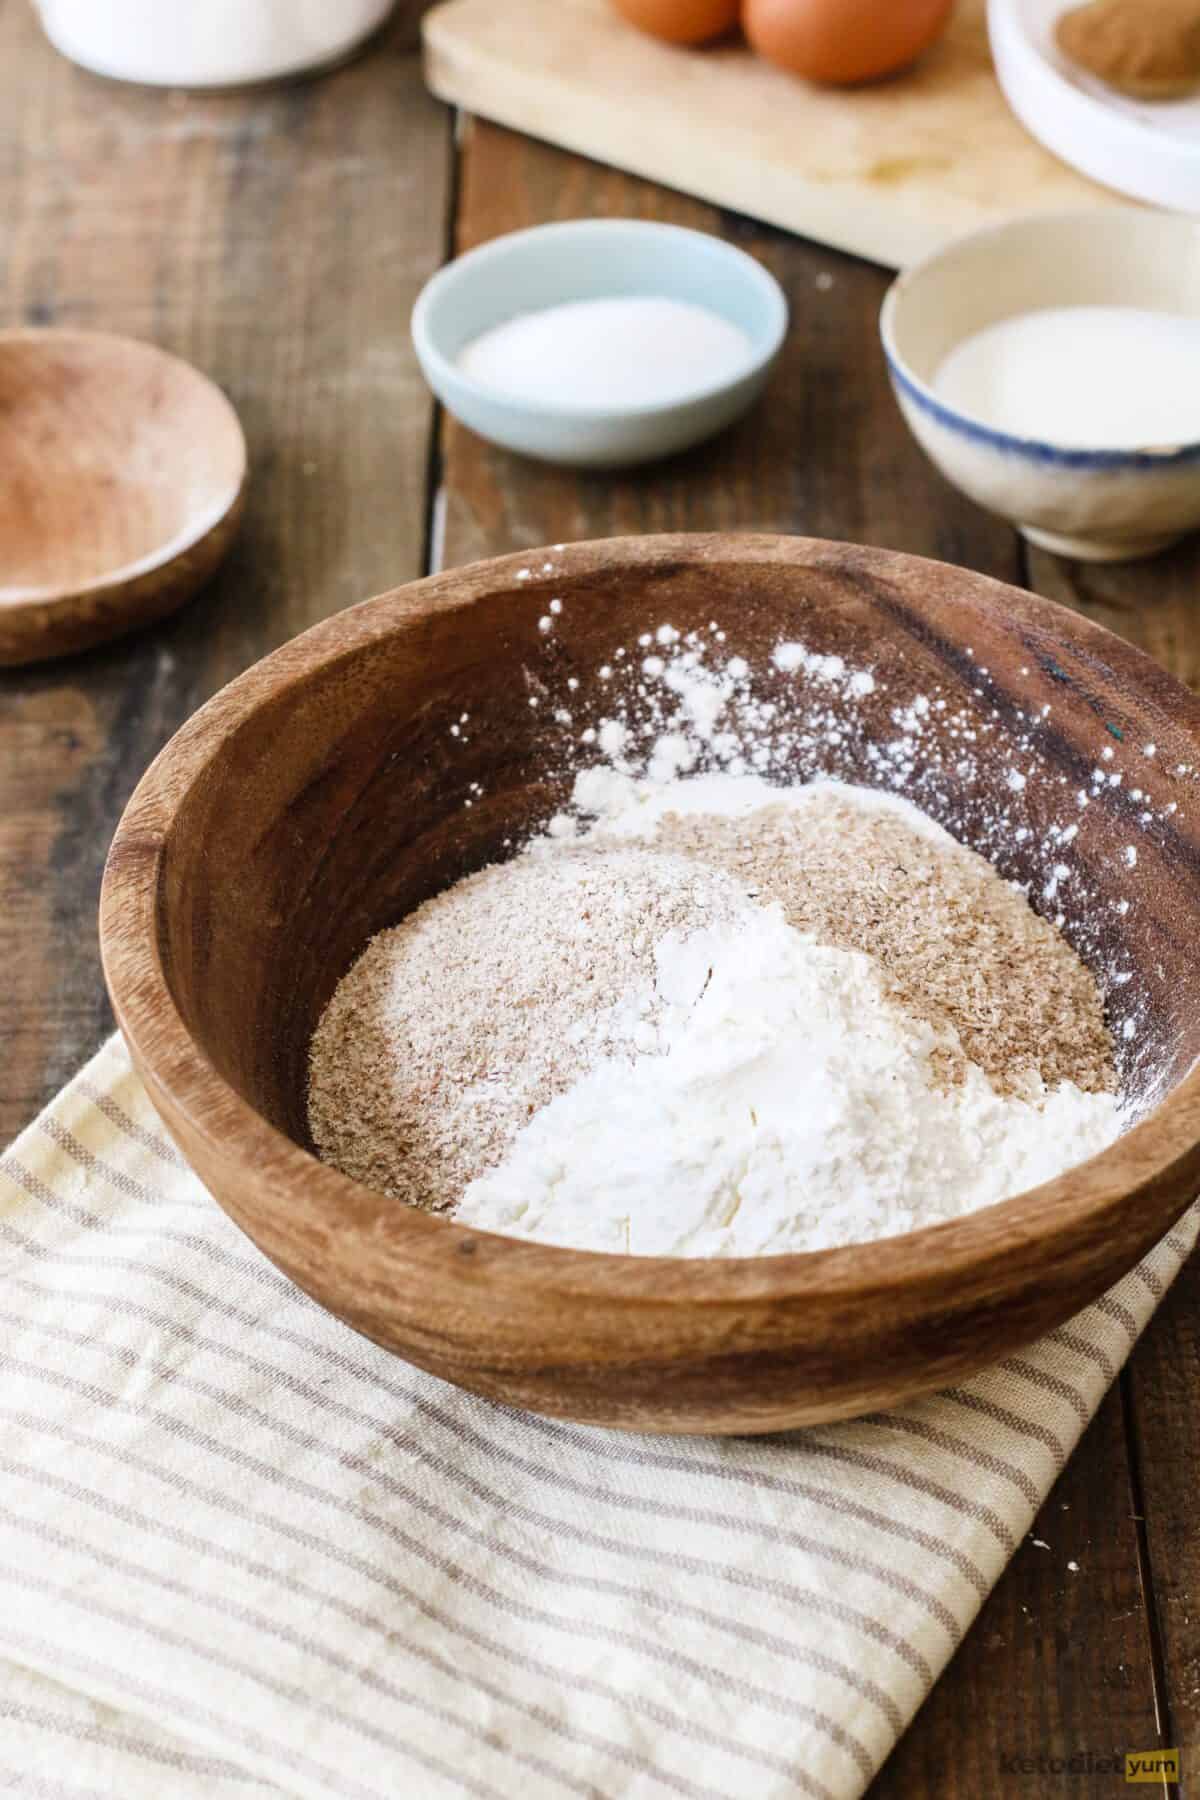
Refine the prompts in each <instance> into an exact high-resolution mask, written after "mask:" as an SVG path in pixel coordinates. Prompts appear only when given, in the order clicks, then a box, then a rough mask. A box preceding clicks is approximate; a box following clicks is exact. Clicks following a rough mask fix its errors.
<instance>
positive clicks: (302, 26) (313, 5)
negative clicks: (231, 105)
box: [38, 0, 394, 88]
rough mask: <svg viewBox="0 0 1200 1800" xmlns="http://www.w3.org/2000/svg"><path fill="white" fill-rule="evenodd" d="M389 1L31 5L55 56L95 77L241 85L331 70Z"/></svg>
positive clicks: (122, 0) (56, 1)
mask: <svg viewBox="0 0 1200 1800" xmlns="http://www.w3.org/2000/svg"><path fill="white" fill-rule="evenodd" d="M393 3H394V0H38V6H39V10H40V12H41V15H42V24H43V25H44V27H45V30H46V35H47V36H48V37H49V39H50V41H51V43H52V44H53V45H54V46H55V48H56V49H58V50H61V52H62V54H63V55H64V56H69V57H70V58H71V60H72V61H73V62H77V63H80V64H82V66H83V67H84V68H85V69H91V70H92V71H93V72H94V73H95V74H97V75H108V76H111V77H113V78H114V79H115V80H118V81H140V82H147V83H150V84H151V85H153V86H156V87H183V88H189V87H190V88H210V87H241V86H244V85H245V84H246V83H249V82H257V81H278V80H281V79H283V78H285V77H287V76H291V75H300V74H303V73H304V72H305V71H306V70H309V69H315V68H320V67H322V66H323V65H324V64H326V63H332V62H336V61H337V60H338V59H339V58H340V57H343V56H346V55H348V54H349V52H350V51H352V50H353V49H355V48H356V46H357V45H359V44H360V43H361V42H362V41H363V39H364V38H366V37H368V36H369V35H370V33H371V32H372V31H374V30H375V28H376V27H377V26H378V25H380V24H382V22H383V20H384V19H385V18H386V17H387V15H388V13H389V12H390V11H391V10H392V5H393Z"/></svg>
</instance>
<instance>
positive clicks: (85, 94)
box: [0, 0, 450, 1141]
mask: <svg viewBox="0 0 1200 1800" xmlns="http://www.w3.org/2000/svg"><path fill="white" fill-rule="evenodd" d="M0 69H3V70H4V71H5V75H6V77H7V79H6V82H5V105H4V109H3V115H2V116H0V202H2V203H0V216H2V217H3V219H4V230H3V233H2V234H0V325H3V326H11V325H20V324H28V323H35V324H63V325H80V326H88V327H94V328H97V329H103V330H113V331H119V332H128V333H131V334H133V335H135V336H142V337H147V338H152V339H154V340H155V341H156V342H158V343H161V344H163V345H165V346H166V347H167V348H168V349H171V350H174V351H178V352H179V353H180V354H182V355H183V356H186V357H188V358H190V359H191V360H192V361H194V362H195V363H197V364H198V365H199V366H200V367H201V368H202V369H204V370H205V371H206V372H207V373H208V374H210V375H212V376H213V377H214V378H215V379H216V380H217V381H218V382H220V383H221V384H222V386H223V387H224V388H225V389H226V391H227V392H228V393H229V395H230V397H231V398H232V399H233V401H234V404H235V405H236V407H237V409H238V411H239V413H240V414H241V417H242V421H243V424H244V426H245V428H246V433H247V436H248V439H249V446H250V468H251V473H250V490H249V504H248V511H247V517H246V521H245V526H244V529H243V532H242V536H241V539H240V541H239V543H238V545H237V547H236V548H235V550H234V553H233V556H232V558H231V560H230V561H229V563H228V564H227V565H226V567H225V569H224V571H223V572H222V573H221V574H220V575H219V576H218V578H217V580H216V582H215V583H214V584H213V585H212V586H211V587H210V588H209V589H208V590H207V591H206V592H205V593H203V594H201V595H200V596H199V598H198V599H197V600H196V601H195V602H193V604H192V605H191V606H190V607H189V608H188V609H187V610H186V611H185V612H184V613H182V614H181V615H180V616H179V617H178V618H177V619H176V620H173V621H171V622H169V623H167V624H166V625H164V626H162V627H161V628H159V629H157V630H154V631H151V632H147V633H145V634H143V635H141V636H139V637H137V638H131V639H130V640H129V641H128V642H126V643H121V644H116V645H113V646H112V647H111V648H109V649H107V650H104V651H101V652H98V653H95V654H93V655H89V656H83V657H78V658H75V659H72V660H68V661H64V662H61V663H55V664H50V665H47V666H46V667H45V668H44V669H42V670H32V669H31V670H24V671H21V670H17V671H13V672H11V673H5V674H4V675H3V676H2V677H0V884H2V885H0V967H3V969H4V970H5V977H4V985H3V1000H2V1006H3V1014H2V1023H3V1034H4V1035H3V1042H4V1079H3V1082H2V1083H0V1141H7V1139H8V1138H9V1137H10V1136H11V1135H12V1133H14V1132H15V1131H16V1130H17V1129H18V1128H19V1127H20V1126H22V1125H23V1124H24V1123H25V1122H26V1121H27V1120H28V1119H29V1118H30V1117H31V1116H32V1115H33V1114H34V1113H35V1112H36V1111H37V1109H38V1107H39V1106H40V1105H41V1104H42V1103H43V1102H44V1101H45V1100H46V1099H48V1098H49V1096H50V1095H51V1094H52V1093H53V1092H54V1090H55V1089H56V1088H57V1087H58V1086H59V1085H60V1084H61V1083H62V1082H63V1081H64V1080H65V1079H66V1077H67V1076H68V1075H69V1074H70V1073H71V1072H72V1070H73V1069H74V1068H75V1067H76V1066H77V1065H78V1063H79V1062H80V1061H81V1060H82V1059H83V1058H84V1057H85V1056H86V1055H88V1054H89V1053H90V1052H91V1051H92V1050H93V1049H95V1048H96V1046H97V1045H98V1043H99V1042H100V1040H101V1038H102V1037H103V1036H104V1035H105V1033H106V1032H107V1031H108V1030H109V1029H111V1025H110V1019H109V1012H108V1006H107V1001H106V999H105V997H104V991H103V984H102V982H101V978H100V969H99V964H98V958H97V951H96V934H95V912H96V898H97V893H98V889H99V880H100V871H101V867H102V864H103V859H104V854H105V851H106V849H107V847H108V841H109V838H110V837H111V835H112V830H113V827H114V825H115V824H116V821H117V817H118V815H119V813H120V811H121V808H122V806H123V805H124V802H125V800H126V799H127V798H128V796H129V793H130V791H131V789H132V787H133V785H134V783H135V782H136V780H137V778H138V776H139V775H140V774H141V772H142V770H143V769H144V768H145V766H146V764H147V763H148V762H149V760H150V758H151V757H152V756H153V754H154V752H155V751H156V750H157V749H158V748H159V746H160V745H161V744H162V743H163V742H164V741H165V739H166V738H167V737H168V736H169V735H170V734H171V732H172V731H173V730H174V729H175V727H176V726H177V725H178V724H179V723H180V722H181V721H182V720H183V719H184V718H186V717H187V715H188V713H190V712H191V711H193V709H194V708H195V707H196V706H197V705H198V704H199V703H200V702H201V701H202V700H204V699H205V698H206V697H207V696H208V695H209V694H210V693H212V692H213V691H214V690H215V689H216V688H217V687H219V686H220V685H221V684H222V683H223V682H224V681H226V680H228V679H229V677H230V676H232V675H234V674H237V673H238V672H239V671H240V670H241V669H243V668H245V667H246V666H247V664H249V663H250V662H253V661H254V659H255V658H256V657H257V656H259V655H261V654H262V653H263V652H265V651H267V650H269V649H272V648H273V647H274V646H275V645H276V644H279V643H282V642H283V641H284V640H285V639H287V638H289V637H291V636H293V635H294V634H295V633H296V632H297V631H300V630H302V629H303V628H304V627H305V626H306V625H309V624H312V623H313V622H314V621H315V620H317V619H320V618H322V617H324V616H325V615H326V614H327V613H330V612H332V611H334V610H336V609H337V608H339V607H342V606H345V605H347V604H348V603H349V602H351V601H354V600H358V599H361V598H363V597H364V596H365V595H367V594H370V593H372V592H375V591H377V590H378V589H380V588H384V587H389V586H391V585H392V584H393V583H395V582H397V581H403V580H405V579H407V578H409V577H410V576H413V575H416V574H418V573H420V572H421V568H422V563H423V558H424V542H425V531H426V497H427V496H426V477H427V461H428V444H429V432H430V428H431V420H432V409H431V406H430V402H429V398H428V395H427V392H426V389H425V386H424V383H423V382H422V381H421V378H420V376H419V374H418V372H417V370H416V366H415V359H414V357H413V355H412V351H411V348H410V342H409V335H408V314H409V309H410V307H411V305H412V300H413V298H414V295H415V293H416V291H417V288H418V287H419V286H420V284H421V282H422V281H423V280H424V279H425V278H426V277H427V276H428V275H429V274H430V273H431V272H432V270H433V269H434V268H435V267H436V266H437V264H438V262H439V261H440V260H441V258H442V255H443V253H444V242H445V210H446V204H447V191H448V189H447V180H448V173H449V163H450V137H449V130H450V127H449V122H448V120H447V118H446V115H445V113H444V112H443V110H442V109H441V108H440V107H438V106H436V105H435V104H434V102H433V101H431V100H430V99H429V98H428V97H427V96H426V94H425V92H424V89H423V86H422V82H421V76H420V70H419V64H418V58H417V55H416V24H415V14H414V11H413V9H411V8H409V9H407V10H406V12H405V13H403V14H402V15H401V16H400V17H398V19H397V21H396V23H395V25H394V26H393V27H392V28H391V30H390V32H389V34H388V36H387V37H386V38H385V39H383V40H382V41H381V42H379V43H378V44H377V45H376V46H375V47H374V48H373V49H372V50H371V52H370V53H369V54H368V55H367V56H365V57H364V58H363V59H362V60H361V61H359V62H356V63H354V64H352V65H350V66H349V67H347V68H345V69H343V70H341V71H339V72H338V73H336V74H335V75H333V76H331V77H329V78H328V79H326V80H322V81H317V82H311V83H302V84H299V85H296V86H292V87H288V88H281V89H273V90H265V91H262V92H258V93H246V94H241V95H225V96H217V97H212V98H202V97H196V96H191V97H185V96H183V95H180V94H175V93H163V92H156V91H154V90H151V89H140V88H131V87H124V86H118V85H112V84H109V83H106V82H103V81H99V80H96V79H95V78H93V77H91V76H88V75H84V74H82V73H80V72H79V71H77V70H75V69H73V68H72V67H71V66H70V64H68V63H66V62H64V61H63V60H62V59H61V58H59V57H58V56H56V55H55V54H54V53H53V52H52V51H51V49H50V48H49V46H48V45H47V44H46V43H45V41H44V40H43V38H42V35H41V32H40V30H39V28H38V26H37V24H36V22H35V20H34V18H33V15H32V11H31V9H30V7H29V5H28V4H27V0H0Z"/></svg>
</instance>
